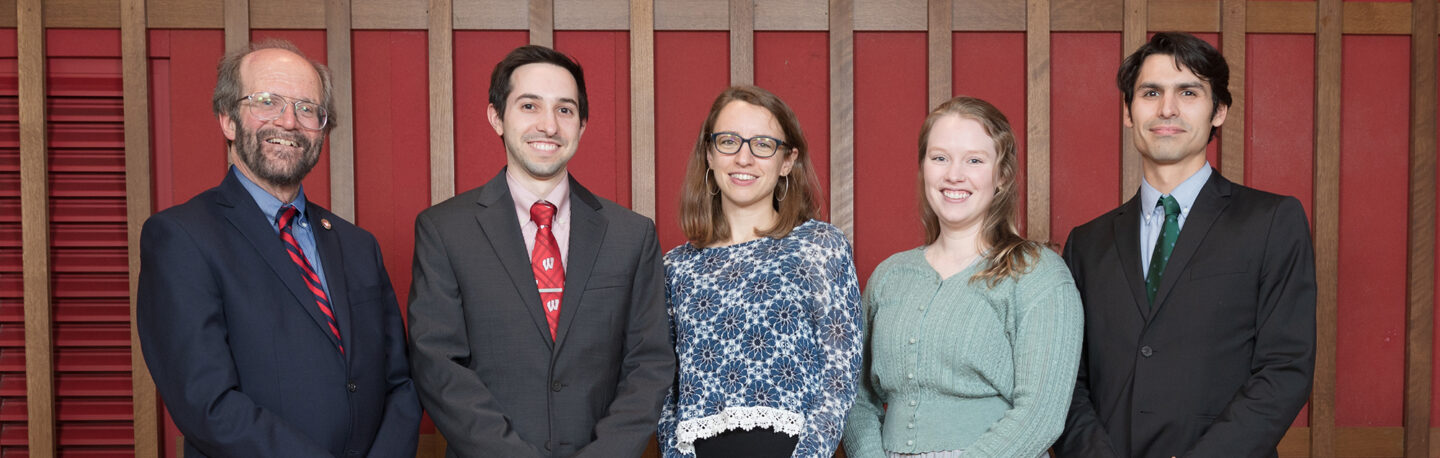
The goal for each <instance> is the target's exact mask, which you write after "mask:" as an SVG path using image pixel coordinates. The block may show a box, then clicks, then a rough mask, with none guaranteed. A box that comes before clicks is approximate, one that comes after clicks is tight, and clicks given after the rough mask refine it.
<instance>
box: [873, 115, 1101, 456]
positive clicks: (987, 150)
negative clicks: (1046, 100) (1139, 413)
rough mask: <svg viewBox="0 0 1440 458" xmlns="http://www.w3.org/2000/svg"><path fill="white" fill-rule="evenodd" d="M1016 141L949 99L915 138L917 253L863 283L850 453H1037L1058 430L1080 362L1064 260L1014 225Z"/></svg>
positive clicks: (889, 263)
mask: <svg viewBox="0 0 1440 458" xmlns="http://www.w3.org/2000/svg"><path fill="white" fill-rule="evenodd" d="M1016 162H1017V161H1016V158H1015V135H1014V134H1013V133H1012V132H1011V130H1010V123H1009V121H1007V120H1006V119H1005V115H1003V114H1001V113H1000V110H998V109H996V108H995V107H994V106H992V105H990V104H989V103H987V102H985V101H983V100H980V99H974V98H969V97H956V98H953V99H951V100H950V101H948V102H945V103H944V104H941V105H940V106H939V107H938V108H936V109H935V110H934V111H932V112H930V115H929V116H928V117H926V118H925V124H924V125H923V126H922V127H921V129H920V154H919V163H920V170H919V180H918V181H919V189H920V199H919V200H920V213H921V219H922V221H923V223H924V226H925V245H923V246H921V247H919V248H915V249H911V250H906V251H902V252H900V253H896V254H895V255H893V256H890V258H889V259H886V260H885V262H883V263H881V264H880V266H879V267H877V268H876V269H875V272H874V273H873V274H871V275H870V279H869V283H868V284H867V285H866V288H865V298H864V308H865V326H866V333H865V335H866V339H867V341H868V342H867V346H866V353H865V371H864V375H863V376H862V377H861V382H860V390H859V391H860V393H859V394H858V395H857V396H856V400H855V408H853V409H851V410H850V416H849V424H848V425H846V428H845V454H846V456H847V457H849V458H884V457H890V458H899V457H913V458H951V457H960V456H966V457H970V456H984V457H1017V458H1034V457H1036V456H1041V455H1043V454H1044V453H1045V451H1046V449H1048V448H1049V447H1050V444H1051V443H1052V442H1054V441H1055V439H1056V438H1057V437H1059V435H1060V431H1061V429H1062V428H1063V427H1064V423H1065V413H1066V410H1067V409H1068V408H1069V407H1070V395H1071V392H1072V391H1073V389H1074V384H1075V373H1076V369H1077V367H1078V364H1079V360H1080V340H1081V332H1082V320H1083V319H1084V318H1083V316H1082V314H1081V313H1082V312H1081V307H1080V294H1079V292H1077V291H1076V289H1075V282H1074V280H1072V279H1071V277H1070V271H1069V269H1067V268H1066V267H1065V262H1064V261H1063V260H1062V259H1061V258H1060V256H1059V255H1056V254H1055V253H1054V252H1053V251H1050V250H1049V249H1047V248H1046V247H1045V246H1044V245H1042V244H1040V243H1037V242H1032V241H1028V240H1025V239H1024V238H1021V237H1020V234H1019V232H1018V231H1017V230H1016V228H1015V219H1014V218H1015V203H1016V200H1017V199H1018V198H1019V192H1018V189H1017V188H1018V186H1019V180H1018V179H1017V175H1018V173H1017V171H1016V169H1017V166H1016Z"/></svg>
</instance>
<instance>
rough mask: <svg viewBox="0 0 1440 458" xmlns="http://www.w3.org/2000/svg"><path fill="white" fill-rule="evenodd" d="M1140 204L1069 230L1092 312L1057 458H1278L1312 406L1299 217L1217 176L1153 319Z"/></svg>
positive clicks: (1309, 280) (1180, 247)
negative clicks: (1284, 439)
mask: <svg viewBox="0 0 1440 458" xmlns="http://www.w3.org/2000/svg"><path fill="white" fill-rule="evenodd" d="M1136 195H1137V197H1136V198H1133V199H1131V200H1130V201H1129V202H1126V203H1125V204H1124V205H1122V206H1120V208H1117V209H1115V210H1113V211H1111V212H1109V213H1106V214H1104V215H1101V216H1100V217H1099V218H1096V219H1095V220H1094V221H1091V222H1089V223H1086V224H1085V225H1083V226H1080V227H1077V228H1075V230H1074V231H1072V232H1071V233H1070V239H1069V241H1068V242H1066V244H1065V253H1064V255H1065V259H1066V262H1067V263H1068V264H1069V266H1070V271H1071V273H1072V274H1073V275H1074V276H1075V284H1076V286H1077V287H1079V289H1080V295H1081V298H1082V299H1083V301H1084V305H1085V345H1084V350H1083V352H1082V356H1081V362H1080V372H1079V376H1078V379H1077V381H1076V384H1075V396H1074V398H1073V399H1072V402H1071V408H1070V413H1069V418H1068V419H1067V421H1066V425H1065V426H1066V427H1065V433H1064V434H1063V435H1062V436H1061V438H1060V441H1059V442H1057V443H1056V444H1055V451H1056V452H1058V454H1059V455H1060V456H1083V457H1091V456H1096V457H1105V456H1127V457H1128V456H1135V457H1170V456H1194V457H1256V456H1260V457H1263V456H1275V455H1276V451H1275V446H1276V444H1277V443H1279V441H1280V439H1281V437H1283V436H1284V434H1285V431H1286V430H1287V428H1288V427H1289V426H1290V424H1291V423H1292V422H1293V421H1294V419H1295V415H1296V414H1297V413H1298V412H1299V410H1300V408H1301V407H1302V406H1303V405H1304V404H1305V401H1306V399H1307V398H1308V397H1309V393H1310V383H1311V375H1312V372H1313V371H1314V364H1315V260H1314V253H1313V251H1312V248H1311V243H1310V231H1309V225H1308V224H1307V223H1306V218H1305V211H1304V208H1303V207H1301V205H1300V202H1299V201H1297V200H1295V198H1293V197H1286V196H1279V195H1275V194H1270V193H1266V192H1262V191H1258V190H1255V189H1251V188H1247V187H1244V186H1240V185H1237V184H1234V183H1231V182H1230V181H1229V180H1226V179H1225V178H1224V177H1222V176H1220V172H1218V171H1214V173H1213V174H1212V175H1211V176H1210V179H1209V180H1208V181H1207V182H1206V183H1205V185H1204V187H1203V188H1202V189H1201V191H1200V194H1199V197H1197V198H1196V200H1195V205H1194V206H1193V207H1192V208H1191V210H1190V214H1189V216H1188V217H1187V219H1186V222H1185V225H1184V227H1182V228H1181V231H1180V237H1179V239H1177V241H1176V243H1175V250H1174V252H1173V254H1171V257H1170V264H1169V265H1168V266H1166V268H1165V274H1164V277H1163V278H1162V280H1161V284H1160V290H1159V292H1158V293H1157V294H1156V297H1155V304H1154V306H1153V307H1150V306H1149V305H1148V304H1147V300H1146V298H1145V278H1144V274H1143V273H1142V271H1141V266H1140V249H1141V248H1140V217H1141V212H1142V211H1143V207H1142V203H1141V202H1139V197H1138V195H1139V193H1136Z"/></svg>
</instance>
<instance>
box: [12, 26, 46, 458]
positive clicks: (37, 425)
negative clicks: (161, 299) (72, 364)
mask: <svg viewBox="0 0 1440 458" xmlns="http://www.w3.org/2000/svg"><path fill="white" fill-rule="evenodd" d="M42 3H43V2H42V1H41V0H19V1H17V2H16V12H15V22H16V31H15V35H16V39H15V42H16V48H17V49H16V51H17V57H18V59H17V61H18V62H17V64H18V65H19V75H18V76H19V89H20V91H19V92H20V107H19V108H20V231H21V253H22V256H21V257H22V258H24V261H23V266H24V269H25V280H24V288H25V410H26V416H27V422H26V425H27V429H28V430H29V440H30V448H29V453H30V456H33V457H51V456H55V452H56V448H55V385H54V383H55V364H54V348H53V344H52V342H53V340H52V339H51V330H52V329H53V328H54V323H53V321H52V320H51V312H50V307H51V305H50V215H49V213H50V212H49V198H50V196H49V193H48V192H49V190H48V187H49V186H48V181H49V180H48V176H47V168H46V162H47V157H46V152H47V151H48V148H47V145H46V141H47V139H46V135H45V132H46V124H45V28H44V23H45V21H44V16H45V13H44V8H43V6H42Z"/></svg>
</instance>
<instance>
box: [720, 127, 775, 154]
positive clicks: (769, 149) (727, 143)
mask: <svg viewBox="0 0 1440 458" xmlns="http://www.w3.org/2000/svg"><path fill="white" fill-rule="evenodd" d="M710 143H713V144H715V151H716V152H719V153H721V154H735V153H738V152H740V147H741V146H743V145H745V144H746V143H749V144H750V154H753V155H755V157H770V156H774V155H775V152H776V151H780V148H781V147H783V146H785V141H783V140H780V139H778V138H775V137H771V136H767V135H756V136H754V137H750V138H745V137H741V136H739V135H736V134H734V133H731V132H716V133H713V134H710Z"/></svg>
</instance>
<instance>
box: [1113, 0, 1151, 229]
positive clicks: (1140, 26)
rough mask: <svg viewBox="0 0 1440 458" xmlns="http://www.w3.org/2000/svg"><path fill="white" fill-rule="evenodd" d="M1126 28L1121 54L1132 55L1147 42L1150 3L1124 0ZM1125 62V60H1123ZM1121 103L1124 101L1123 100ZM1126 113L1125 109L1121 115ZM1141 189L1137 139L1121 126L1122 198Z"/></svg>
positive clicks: (1121, 34)
mask: <svg viewBox="0 0 1440 458" xmlns="http://www.w3.org/2000/svg"><path fill="white" fill-rule="evenodd" d="M1124 1H1125V15H1124V25H1125V29H1124V30H1123V31H1121V32H1120V36H1121V38H1120V56H1121V59H1124V56H1128V55H1130V53H1133V52H1135V50H1136V49H1139V48H1140V46H1141V45H1144V44H1145V41H1146V36H1145V32H1146V31H1147V30H1149V26H1148V23H1147V22H1146V21H1147V18H1149V13H1148V11H1149V9H1148V7H1149V5H1148V4H1147V3H1146V2H1145V0H1124ZM1121 62H1122V63H1123V62H1124V60H1121ZM1121 103H1124V102H1123V101H1122V102H1121ZM1124 113H1126V112H1125V111H1124V110H1123V109H1122V111H1121V115H1122V116H1124ZM1139 189H1140V152H1139V151H1137V150H1136V149H1135V140H1134V139H1133V138H1131V136H1130V131H1129V130H1128V129H1125V128H1123V127H1122V128H1120V200H1119V202H1124V201H1126V200H1129V199H1130V196H1133V195H1135V192H1136V191H1138V190H1139Z"/></svg>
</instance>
